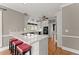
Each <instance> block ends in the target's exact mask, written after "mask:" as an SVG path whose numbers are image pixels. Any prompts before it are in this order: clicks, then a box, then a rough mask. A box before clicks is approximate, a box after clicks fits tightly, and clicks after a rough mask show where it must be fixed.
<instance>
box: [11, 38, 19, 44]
mask: <svg viewBox="0 0 79 59" xmlns="http://www.w3.org/2000/svg"><path fill="white" fill-rule="evenodd" d="M17 40H18V39H16V38H12V39H11V40H10V41H9V42H10V43H12V42H13V41H17Z"/></svg>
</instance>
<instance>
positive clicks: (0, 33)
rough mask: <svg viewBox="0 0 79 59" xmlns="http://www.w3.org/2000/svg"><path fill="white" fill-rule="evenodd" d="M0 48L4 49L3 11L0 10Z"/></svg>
mask: <svg viewBox="0 0 79 59" xmlns="http://www.w3.org/2000/svg"><path fill="white" fill-rule="evenodd" d="M0 47H2V11H1V10H0Z"/></svg>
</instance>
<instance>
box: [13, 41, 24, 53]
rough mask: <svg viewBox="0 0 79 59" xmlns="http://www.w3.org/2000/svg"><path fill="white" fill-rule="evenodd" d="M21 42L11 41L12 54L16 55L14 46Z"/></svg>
mask: <svg viewBox="0 0 79 59" xmlns="http://www.w3.org/2000/svg"><path fill="white" fill-rule="evenodd" d="M22 43H23V42H22V41H20V40H17V41H13V42H12V54H14V55H16V46H17V45H20V44H22Z"/></svg>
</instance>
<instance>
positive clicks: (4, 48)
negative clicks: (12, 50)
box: [0, 46, 9, 52]
mask: <svg viewBox="0 0 79 59" xmlns="http://www.w3.org/2000/svg"><path fill="white" fill-rule="evenodd" d="M6 49H9V46H6V47H2V48H0V52H2V51H4V50H6Z"/></svg>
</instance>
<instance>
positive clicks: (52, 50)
mask: <svg viewBox="0 0 79 59" xmlns="http://www.w3.org/2000/svg"><path fill="white" fill-rule="evenodd" d="M73 54H74V53H72V52H69V51H65V50H63V49H62V48H59V47H57V43H56V42H55V40H54V39H53V38H49V40H48V55H73Z"/></svg>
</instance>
